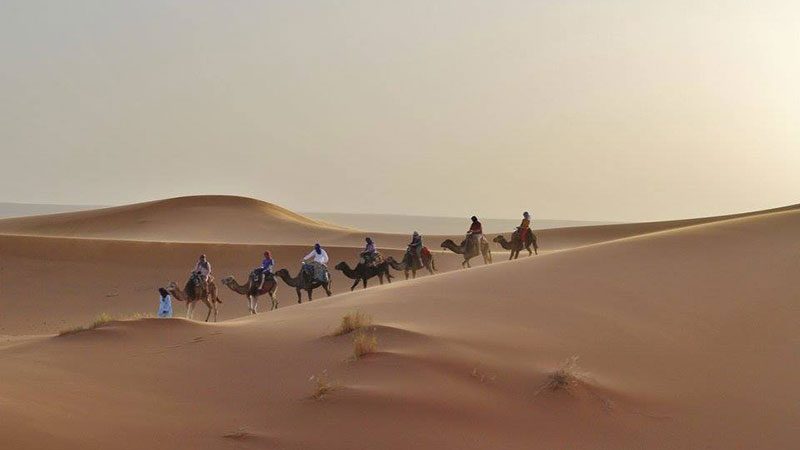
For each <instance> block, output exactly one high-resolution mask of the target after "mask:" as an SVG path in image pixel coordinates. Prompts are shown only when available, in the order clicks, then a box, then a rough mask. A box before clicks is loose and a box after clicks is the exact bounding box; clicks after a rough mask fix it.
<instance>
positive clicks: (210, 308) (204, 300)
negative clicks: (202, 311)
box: [203, 298, 217, 322]
mask: <svg viewBox="0 0 800 450" xmlns="http://www.w3.org/2000/svg"><path fill="white" fill-rule="evenodd" d="M203 303H205V304H206V306H207V307H208V314H206V322H208V319H209V318H210V317H211V310H212V309H214V305H213V304H212V303H211V302H209V301H208V299H207V298H204V299H203ZM216 318H217V314H216V311H214V321H216Z"/></svg>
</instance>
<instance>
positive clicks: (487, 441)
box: [0, 208, 800, 449]
mask: <svg viewBox="0 0 800 450" xmlns="http://www.w3.org/2000/svg"><path fill="white" fill-rule="evenodd" d="M799 229H800V210H797V209H796V208H795V209H789V210H786V211H782V212H773V213H763V214H756V215H750V216H747V217H741V218H735V219H728V220H722V221H718V222H714V223H707V224H699V225H694V226H689V227H684V228H680V229H675V230H668V231H662V232H656V233H651V234H647V235H645V236H640V237H631V238H627V239H620V240H616V241H613V242H608V243H601V244H597V245H592V246H586V247H581V248H576V249H574V250H569V251H562V252H556V253H553V254H549V255H545V256H540V257H537V258H525V259H522V260H519V261H514V262H505V263H499V264H494V265H491V266H488V267H478V268H474V269H471V270H467V271H452V272H448V273H444V274H441V275H438V276H433V277H427V278H422V279H418V280H415V281H410V282H403V283H395V284H392V285H390V286H383V287H378V288H374V289H369V290H366V291H360V292H355V293H351V294H344V295H339V296H336V297H332V298H330V299H324V300H321V301H315V302H312V303H308V304H303V305H300V306H292V307H287V308H282V309H279V310H278V311H275V312H272V313H268V314H260V315H258V316H255V317H250V318H242V319H237V320H233V321H227V322H224V323H220V324H216V325H207V324H201V323H197V322H188V321H185V320H179V319H174V320H139V321H132V322H118V323H112V324H109V325H107V326H105V327H102V328H99V329H97V330H93V331H87V332H83V333H79V334H75V335H71V336H65V337H40V338H29V339H27V340H22V341H20V340H14V341H12V342H8V343H6V344H4V345H0V355H1V356H2V357H0V372H2V373H3V374H4V381H3V384H2V385H0V405H2V408H3V420H2V421H0V436H2V438H3V442H4V443H6V445H8V446H10V447H9V448H16V449H28V448H31V449H33V448H36V449H42V448H59V449H69V448H87V447H108V448H144V447H148V448H209V449H212V448H213V449H217V448H228V447H230V448H286V449H312V448H332V449H340V448H341V449H355V448H388V449H407V448H412V447H413V448H432V449H433V448H436V449H441V448H475V449H479V448H480V449H483V448H504V449H537V448H541V449H550V448H582V449H583V448H585V449H601V448H602V449H606V448H620V449H622V448H626V449H627V448H630V449H633V448H636V449H639V448H648V449H675V448H709V449H730V448H769V449H783V448H792V447H793V446H794V444H795V442H796V441H797V438H798V432H797V428H796V424H797V423H800V411H799V410H798V409H797V403H798V399H800V391H799V390H798V388H797V387H796V383H795V380H797V379H798V377H800V368H799V367H798V365H797V363H796V361H795V359H796V358H794V357H793V356H792V355H794V354H795V353H796V351H795V350H796V346H797V343H798V336H797V313H798V309H797V301H796V300H797V298H798V297H799V296H800V285H798V284H797V283H796V282H795V280H796V275H797V273H798V271H800V260H798V257H797V255H798V254H800V244H799V243H800V240H799V239H798V231H797V230H799ZM6 239H11V238H6ZM14 239H23V238H14ZM28 239H32V238H28ZM70 242H74V243H73V244H69V245H74V246H75V247H76V249H77V248H81V244H80V243H77V242H78V240H72V241H70ZM98 242H100V241H98ZM84 243H85V242H84ZM30 244H32V242H31V243H30ZM138 244H140V243H137V245H138ZM98 245H99V244H98ZM104 245H121V244H120V243H115V244H104ZM152 245H163V246H164V247H165V249H166V248H168V249H169V251H162V252H161V253H159V254H160V255H164V257H165V259H167V260H169V259H170V258H175V261H176V262H177V261H178V260H180V261H182V260H183V258H182V256H181V255H177V254H176V255H172V253H173V250H174V248H171V247H170V245H174V244H152ZM27 246H28V245H26V244H20V245H19V248H20V249H21V248H24V247H27ZM153 250H154V249H153V248H150V249H138V250H137V251H153ZM237 250H240V248H239V247H236V246H232V248H231V253H235V252H236V251H237ZM186 251H187V252H188V251H191V250H186ZM91 252H92V253H89V254H88V256H90V257H91V258H87V259H92V258H94V257H99V256H101V255H103V256H104V257H108V258H110V259H109V261H108V264H109V265H111V264H119V265H120V266H125V264H126V263H125V261H124V258H123V257H120V260H119V261H115V260H114V258H116V257H112V256H108V255H116V253H115V252H114V251H111V249H109V248H102V247H98V248H95V249H94V250H91ZM4 253H5V247H4ZM166 255H171V256H166ZM32 259H35V258H32ZM23 260H24V258H22V257H21V258H20V260H19V262H20V263H21V262H22V261H23ZM120 268H122V267H120ZM148 270H154V271H156V270H158V268H153V269H148ZM4 271H5V269H4ZM112 271H113V270H112V268H109V273H111V272H112ZM33 298H38V296H36V297H33ZM4 309H5V308H4ZM353 310H361V311H364V312H366V313H368V314H370V315H372V317H373V322H374V324H375V327H374V331H373V332H374V334H375V335H376V336H377V338H378V353H376V354H372V355H368V356H367V357H366V358H365V359H363V360H359V361H352V360H350V355H351V352H352V343H351V336H339V337H331V336H330V333H331V331H332V330H333V329H334V328H335V327H336V325H337V323H338V321H339V319H340V318H341V317H342V315H344V314H345V313H347V312H350V311H353ZM571 355H578V356H580V360H579V363H580V366H581V367H582V368H583V370H585V374H583V375H581V378H580V379H581V382H580V383H578V385H576V386H575V388H574V389H573V391H572V393H571V394H569V393H565V392H549V391H545V392H539V387H540V386H541V385H542V384H543V383H545V382H546V380H547V374H548V373H549V372H550V371H552V370H553V369H554V368H555V367H557V366H558V364H559V362H560V361H562V360H564V359H565V358H568V357H570V356H571ZM323 370H327V372H328V374H329V376H330V378H331V379H332V380H335V381H336V383H337V385H338V389H336V390H334V391H333V392H332V393H331V394H330V396H329V397H328V398H326V399H325V400H322V401H315V400H310V399H309V398H308V397H309V395H310V394H311V391H312V388H313V383H311V382H309V376H310V375H312V374H319V373H321V372H322V371H323ZM226 436H227V437H226Z"/></svg>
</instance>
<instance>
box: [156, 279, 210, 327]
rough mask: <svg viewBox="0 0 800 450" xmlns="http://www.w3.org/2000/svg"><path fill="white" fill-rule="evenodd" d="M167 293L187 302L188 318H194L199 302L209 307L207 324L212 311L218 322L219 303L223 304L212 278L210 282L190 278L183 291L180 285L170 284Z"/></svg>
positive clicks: (172, 282)
mask: <svg viewBox="0 0 800 450" xmlns="http://www.w3.org/2000/svg"><path fill="white" fill-rule="evenodd" d="M167 292H169V293H170V295H172V298H174V299H175V300H178V301H181V302H186V318H187V319H192V318H194V308H195V306H196V305H197V302H198V300H199V301H201V302H203V303H205V305H206V306H207V307H208V314H206V322H208V319H209V317H211V311H214V322H216V321H217V303H220V304H221V303H222V300H220V298H219V296H218V295H217V285H216V284H215V283H214V280H213V279H212V278H209V280H208V282H205V283H204V282H197V281H196V278H195V277H194V276H192V277H190V278H189V281H187V282H186V287H185V288H184V290H181V288H180V287H178V284H177V283H175V282H174V281H170V282H169V286H167Z"/></svg>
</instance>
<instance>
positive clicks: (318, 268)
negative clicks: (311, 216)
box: [301, 242, 328, 283]
mask: <svg viewBox="0 0 800 450" xmlns="http://www.w3.org/2000/svg"><path fill="white" fill-rule="evenodd" d="M306 261H311V266H312V267H314V278H316V279H317V280H318V281H320V282H323V283H324V282H327V281H328V252H326V251H325V249H324V248H322V246H321V245H319V242H317V243H316V244H314V250H311V253H309V254H307V255H306V256H305V258H303V261H301V262H302V263H303V264H305V263H306Z"/></svg>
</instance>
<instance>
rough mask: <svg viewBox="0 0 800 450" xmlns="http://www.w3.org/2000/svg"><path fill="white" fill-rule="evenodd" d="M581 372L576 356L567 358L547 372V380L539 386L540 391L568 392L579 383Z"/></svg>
mask: <svg viewBox="0 0 800 450" xmlns="http://www.w3.org/2000/svg"><path fill="white" fill-rule="evenodd" d="M581 378H582V372H581V370H580V368H579V367H578V357H577V356H571V357H570V358H567V359H566V360H565V361H564V362H562V363H561V365H560V366H559V367H558V368H557V369H556V370H554V371H552V372H550V373H549V374H547V380H545V382H544V384H543V385H542V386H541V387H540V388H539V391H538V392H542V391H566V392H570V391H572V390H573V389H574V388H575V387H577V386H578V384H580V382H581Z"/></svg>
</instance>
